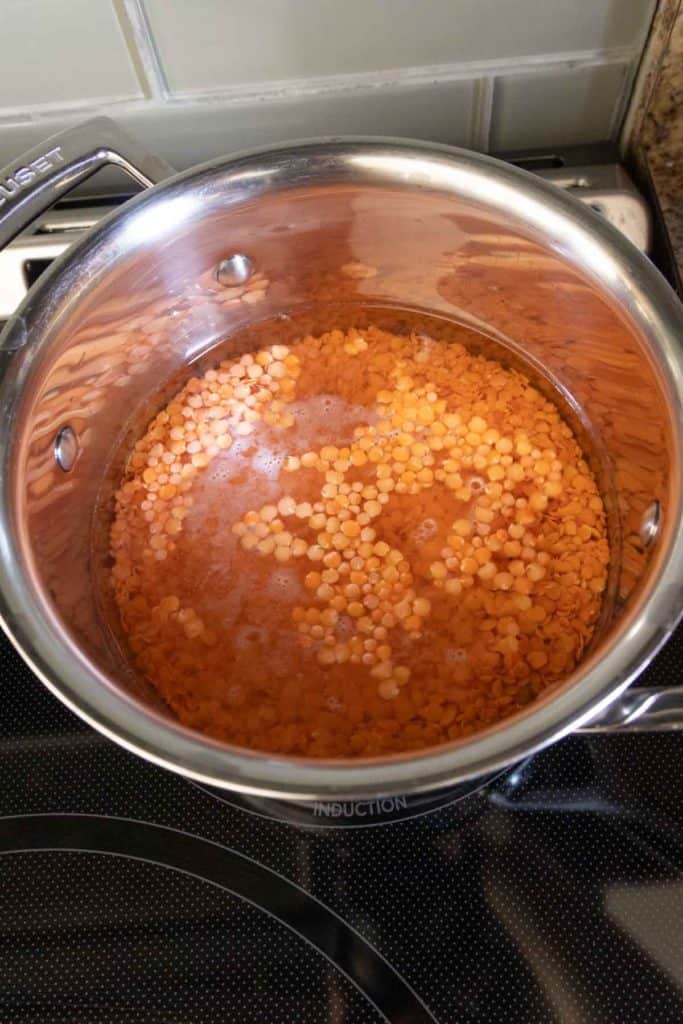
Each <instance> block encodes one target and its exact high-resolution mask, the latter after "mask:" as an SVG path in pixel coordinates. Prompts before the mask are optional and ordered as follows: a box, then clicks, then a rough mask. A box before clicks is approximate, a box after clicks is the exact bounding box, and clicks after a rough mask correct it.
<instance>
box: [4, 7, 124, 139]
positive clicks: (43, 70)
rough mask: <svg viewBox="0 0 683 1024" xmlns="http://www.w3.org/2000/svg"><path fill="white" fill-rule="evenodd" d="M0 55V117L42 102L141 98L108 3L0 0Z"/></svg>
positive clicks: (116, 19) (122, 39) (120, 33)
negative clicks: (3, 112) (3, 113)
mask: <svg viewBox="0 0 683 1024" xmlns="http://www.w3.org/2000/svg"><path fill="white" fill-rule="evenodd" d="M0 53H1V54H2V58H1V59H0V119H1V117H2V111H5V112H7V113H8V114H12V113H13V112H14V111H17V112H19V111H27V110H30V109H31V108H32V107H35V106H40V105H43V104H49V105H51V106H55V105H59V104H64V105H65V106H66V105H69V104H73V103H77V102H79V101H81V102H82V101H83V100H85V99H88V100H91V101H95V102H96V101H98V100H102V99H107V100H114V101H116V100H122V99H131V98H134V97H137V96H141V95H142V91H141V88H140V84H139V82H138V79H137V76H136V74H135V71H134V68H133V62H132V61H131V57H130V53H129V51H128V48H127V46H126V42H125V40H124V37H123V32H122V31H121V25H120V23H119V20H118V18H117V17H116V12H115V9H114V7H113V6H112V4H111V3H109V2H108V0H65V2H60V0H0ZM0 124H1V120H0Z"/></svg>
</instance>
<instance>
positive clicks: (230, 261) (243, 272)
mask: <svg viewBox="0 0 683 1024" xmlns="http://www.w3.org/2000/svg"><path fill="white" fill-rule="evenodd" d="M253 273H254V264H253V263H252V262H251V260H250V259H249V257H248V256H245V255H244V253H241V252H234V253H233V254H232V256H227V257H226V258H225V259H224V260H221V262H220V263H219V264H218V267H217V268H216V280H217V281H218V282H219V284H224V285H226V286H227V287H228V288H234V287H236V286H237V285H240V284H246V283H247V281H248V280H249V278H250V277H251V275H252V274H253Z"/></svg>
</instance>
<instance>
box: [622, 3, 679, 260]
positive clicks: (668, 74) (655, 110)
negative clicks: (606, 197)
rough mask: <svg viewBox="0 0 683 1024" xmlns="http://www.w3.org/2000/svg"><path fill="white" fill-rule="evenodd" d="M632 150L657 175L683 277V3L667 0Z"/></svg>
mask: <svg viewBox="0 0 683 1024" xmlns="http://www.w3.org/2000/svg"><path fill="white" fill-rule="evenodd" d="M639 93H640V96H639V100H638V104H637V107H636V111H635V114H634V117H633V123H632V128H631V133H630V134H631V139H630V149H631V152H632V154H633V157H634V159H635V160H636V162H637V163H639V164H640V165H641V166H645V167H646V168H647V169H648V170H649V173H650V175H651V177H652V181H653V184H654V187H655V190H656V192H657V197H658V200H659V205H660V207H661V210H662V214H663V215H664V220H665V222H666V226H667V230H668V233H669V237H670V239H671V243H672V245H673V249H674V255H675V257H676V261H677V263H678V270H679V273H680V274H681V276H683V3H681V0H663V3H662V4H661V6H660V9H659V10H658V13H657V15H656V17H655V23H654V25H653V29H652V33H651V37H650V41H649V44H648V49H647V51H646V54H645V56H644V59H643V69H642V71H641V83H640V89H639Z"/></svg>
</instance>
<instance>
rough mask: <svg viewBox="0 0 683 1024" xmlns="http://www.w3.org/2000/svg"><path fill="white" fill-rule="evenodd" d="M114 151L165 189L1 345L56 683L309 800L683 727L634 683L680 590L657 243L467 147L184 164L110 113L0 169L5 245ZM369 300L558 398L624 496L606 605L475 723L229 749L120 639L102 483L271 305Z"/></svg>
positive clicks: (679, 419) (124, 726)
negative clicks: (166, 696)
mask: <svg viewBox="0 0 683 1024" xmlns="http://www.w3.org/2000/svg"><path fill="white" fill-rule="evenodd" d="M106 163H114V164H117V165H119V166H120V167H123V168H124V169H126V170H127V171H129V172H130V174H131V175H132V176H133V177H134V178H135V179H137V181H138V182H140V183H142V184H143V185H152V184H154V182H157V181H159V182H160V184H156V185H155V187H153V188H150V189H149V190H148V191H146V192H144V193H143V194H142V195H140V196H139V197H137V198H135V199H134V200H132V201H130V202H129V203H126V204H125V206H123V207H122V208H121V209H120V210H119V211H118V212H116V213H115V214H114V215H112V216H111V217H109V218H108V219H107V220H106V221H105V222H104V223H102V224H101V225H100V226H98V227H97V228H96V229H95V230H93V231H92V232H91V233H90V234H89V235H88V236H87V237H86V238H84V239H83V240H82V241H80V242H79V243H77V245H76V246H75V247H74V248H73V249H71V250H70V251H69V252H68V253H66V254H65V255H64V256H63V257H62V258H60V259H59V260H58V261H57V262H56V263H55V264H54V265H53V266H52V267H51V269H50V270H49V272H48V273H46V274H45V275H44V276H43V278H42V279H41V280H40V282H39V283H38V284H37V285H36V287H34V288H33V289H32V291H31V293H30V294H29V296H28V297H27V299H26V301H25V302H24V304H23V306H22V307H21V309H20V310H19V312H18V313H17V315H16V316H15V317H13V319H12V320H11V321H10V322H9V323H8V324H7V326H6V329H5V331H4V332H3V334H2V337H1V339H0V351H1V353H2V364H3V367H2V380H1V383H0V388H1V397H0V402H1V406H0V408H1V409H2V417H3V429H2V433H1V435H0V457H1V459H2V472H1V473H0V516H1V520H0V543H1V544H2V559H1V561H2V565H1V567H0V599H1V612H2V618H3V624H4V627H5V629H6V631H7V633H8V634H9V635H10V637H11V638H12V640H13V641H14V643H15V644H16V646H17V648H18V649H19V651H20V652H21V653H22V655H23V656H24V658H25V659H26V661H27V662H28V663H29V664H30V665H31V667H32V668H33V669H34V671H35V672H36V673H37V674H38V675H39V676H40V678H41V679H42V680H43V681H44V682H45V684H46V685H47V686H48V687H49V688H50V690H52V692H53V693H55V694H56V695H57V696H58V697H60V698H61V699H62V700H63V701H64V702H65V703H66V704H67V705H68V706H69V707H71V708H72V709H73V710H74V711H76V712H77V713H78V714H79V715H81V716H82V717H83V718H84V719H86V721H88V722H90V723H91V724H92V725H93V726H95V727H96V728H97V729H100V730H101V731H102V732H103V733H105V734H106V735H107V736H109V737H110V738H112V739H114V740H116V741H117V742H119V743H121V744H123V745H124V746H125V747H127V748H128V749H130V750H132V751H135V752H136V753H139V754H141V755H143V756H144V757H147V758H149V759H150V760H152V761H155V762H156V763H158V764H161V765H164V766H166V767H168V768H171V769H173V770H175V771H178V772H181V773H183V774H185V775H187V776H190V777H192V778H194V779H198V780H202V781H204V782H208V783H213V784H214V785H218V786H223V787H226V788H234V789H238V790H243V791H248V792H252V793H260V794H266V795H270V796H279V797H288V798H293V799H298V800H306V799H314V798H315V799H319V798H330V797H334V798H336V799H343V798H351V797H367V796H370V795H378V794H392V793H394V794H395V793H406V792H409V791H415V790H428V789H433V788H436V787H442V786H445V785H447V784H449V783H452V782H454V781H456V780H458V779H462V778H465V777H470V776H474V775H477V774H481V773H484V772H488V771H491V770H492V769H495V768H498V767H501V766H504V765H506V764H509V763H512V762H514V761H515V760H517V759H519V758H520V757H522V756H523V755H525V754H527V753H529V752H530V751H532V750H534V749H537V748H539V747H542V746H543V745H545V744H547V743H549V742H551V741H552V740H553V739H555V738H557V737H559V736H562V735H563V734H565V733H567V732H568V731H570V730H571V729H574V728H576V727H578V726H580V725H582V724H586V723H589V727H591V728H600V727H602V728H614V727H618V726H619V724H620V723H622V722H623V721H626V720H628V721H631V722H633V721H636V724H638V722H639V723H640V725H641V726H642V725H644V724H647V725H649V726H652V725H653V724H654V725H655V726H656V725H657V723H658V722H663V723H664V724H667V725H671V724H673V725H677V724H679V723H680V721H681V715H680V709H681V707H682V706H683V701H682V700H681V697H680V693H678V692H677V691H675V690H674V691H667V692H668V696H667V697H666V698H665V703H663V701H662V698H661V696H660V695H658V694H657V693H652V692H649V691H646V692H643V691H640V692H634V691H631V692H630V693H629V694H627V695H625V696H623V697H622V696H621V695H622V694H623V691H624V690H625V688H626V687H627V686H628V684H629V683H630V682H631V681H632V680H633V679H634V677H635V676H636V675H637V674H638V672H639V671H640V670H642V668H643V667H644V666H645V665H646V664H647V662H648V661H649V660H650V659H651V658H652V656H653V655H654V653H655V652H656V650H657V649H658V648H659V647H660V646H661V644H662V643H663V642H664V641H665V640H666V638H667V637H668V635H669V634H670V632H671V631H672V629H673V628H674V626H675V624H676V622H677V621H678V619H679V617H680V614H681V608H682V603H683V602H682V594H683V539H682V536H681V521H682V512H683V489H682V486H681V466H682V464H683V463H682V459H681V448H682V445H683V359H682V356H681V347H680V340H681V337H682V336H683V315H682V311H681V305H680V303H679V302H678V300H677V299H676V296H675V295H674V294H673V292H672V291H671V290H670V289H669V287H668V286H667V284H666V283H665V282H664V280H663V279H662V278H661V276H660V275H659V274H658V272H657V271H656V270H655V269H654V267H653V266H652V265H651V264H650V263H649V262H648V261H647V259H646V258H645V257H643V256H641V255H640V254H639V253H638V252H637V251H636V250H635V249H634V248H633V247H632V246H631V245H630V244H629V243H628V242H627V241H625V239H623V237H621V236H620V235H619V234H618V233H617V232H616V231H615V230H614V229H612V228H610V227H609V225H607V224H605V223H604V222H603V221H602V220H601V218H600V217H599V215H597V214H595V213H593V212H591V211H590V210H587V209H585V208H584V207H583V206H581V205H580V204H579V203H578V202H577V201H576V200H574V199H572V198H570V197H568V196H566V195H564V194H562V193H560V192H559V191H558V190H557V189H555V188H554V187H553V186H551V185H547V184H545V183H543V182H541V181H539V180H537V179H535V178H533V177H531V176H530V175H528V174H526V173H524V172H522V171H519V170H516V169H514V168H511V167H509V166H507V165H504V164H502V163H499V162H497V161H495V160H492V159H489V158H488V157H484V156H479V155H477V154H474V153H469V152H464V151H461V150H455V149H450V148H447V147H442V146H432V145H426V144H423V143H405V142H399V141H394V140H384V139H376V140H363V139H359V140H355V139H341V140H329V141H325V142H313V143H301V144H295V145H291V146H287V147H278V148H274V149H268V150H264V151H261V152H258V153H252V154H247V155H244V156H237V157H234V158H231V159H229V160H223V161H217V162H213V163H211V164H207V165H205V166H203V167H200V168H198V169H194V170H192V171H189V172H187V173H184V174H181V175H178V176H176V177H170V176H171V175H172V170H171V168H169V167H168V166H167V165H166V164H165V163H163V161H161V160H159V159H157V158H155V157H151V156H149V155H148V154H146V153H144V151H142V150H141V148H140V146H139V145H138V144H137V143H134V142H133V141H132V140H131V139H129V138H127V137H125V136H124V135H123V134H122V133H121V132H120V131H119V130H118V129H117V128H116V126H115V125H114V124H112V123H111V122H109V121H106V120H104V119H98V120H96V121H92V122H90V123H89V124H86V125H83V126H82V127H81V128H77V129H73V130H69V131H67V132H65V133H63V134H61V135H59V136H55V137H54V138H52V139H50V140H49V141H48V142H46V143H45V145H44V146H43V147H40V148H39V149H36V150H34V151H33V152H31V153H29V154H27V155H26V156H24V157H23V158H22V159H20V160H19V161H17V162H16V163H15V164H13V165H12V166H11V167H9V168H8V169H6V171H4V172H0V245H4V244H6V243H7V242H8V241H9V240H11V238H13V237H14V236H15V235H16V234H17V233H18V232H19V231H20V230H21V229H22V228H24V227H25V226H26V225H27V224H28V222H29V221H30V220H31V219H32V218H33V217H35V216H36V215H37V214H38V213H40V212H42V211H43V210H44V209H45V208H46V207H47V206H48V205H49V204H51V203H53V202H54V201H55V200H56V199H58V198H59V197H60V195H62V194H63V193H64V192H66V191H67V190H69V189H70V188H72V187H73V186H74V185H75V184H76V183H77V182H79V181H81V180H82V179H83V178H84V177H86V176H87V175H89V174H91V173H93V171H95V170H97V169H98V168H99V167H101V166H103V165H104V164H106ZM169 177H170V180H163V181H162V180H161V179H168V178H169ZM218 268H220V269H218ZM254 273H257V274H258V277H256V278H254V277H253V276H252V281H251V296H252V297H251V299H250V298H248V296H249V294H250V292H245V291H244V288H245V287H248V286H249V277H250V275H253V274H254ZM254 281H256V282H257V283H258V284H257V287H256V288H254ZM254 291H257V292H258V299H259V301H258V302H255V301H254V299H253V293H254ZM359 304H360V305H363V306H364V307H367V306H372V307H375V308H376V310H377V315H378V316H379V315H381V311H382V310H383V309H384V308H391V307H397V306H399V307H410V308H411V309H413V310H417V311H424V312H429V313H431V314H436V315H438V316H440V317H444V318H450V319H456V320H459V321H465V322H469V323H472V324H474V325H479V326H481V327H483V329H484V330H485V331H486V332H487V334H488V335H489V336H491V337H493V338H497V339H499V341H500V342H501V343H502V344H504V345H505V346H506V347H507V348H508V349H509V350H510V352H511V358H513V357H514V356H515V354H517V355H520V354H521V355H523V356H524V358H525V359H526V360H527V362H529V361H530V362H531V363H532V364H534V365H536V366H537V367H538V369H539V375H540V377H541V378H544V377H545V378H546V379H549V380H554V382H555V383H556V384H558V385H559V386H560V387H561V388H562V389H563V390H564V392H565V394H566V395H567V396H568V399H569V400H570V401H571V403H572V404H573V407H574V408H575V410H576V416H577V422H579V421H580V423H581V424H582V425H583V429H584V430H585V431H586V436H587V437H588V438H589V439H590V440H591V444H592V447H593V450H594V452H595V453H596V459H597V464H598V468H599V471H600V475H601V480H602V485H603V490H604V492H605V494H606V499H607V502H608V505H609V511H610V529H611V542H612V550H613V566H612V583H611V597H610V602H609V609H608V611H609V614H608V616H607V617H606V620H605V622H604V624H603V626H602V628H601V630H600V633H599V636H598V637H597V639H596V642H595V643H594V645H593V647H592V649H591V651H590V652H589V654H588V655H587V657H586V658H585V660H584V661H583V663H582V664H581V665H580V667H579V668H578V669H577V670H576V671H575V672H574V674H573V675H572V676H571V678H569V679H567V681H566V682H565V683H564V684H563V685H562V686H560V687H558V688H556V689H554V690H553V691H552V692H551V693H548V694H546V695H545V696H544V697H543V698H542V699H540V700H538V701H537V702H536V703H534V704H533V705H531V706H530V707H529V708H528V709H527V710H525V711H524V712H523V713H520V714H518V715H516V716H515V717H514V718H510V719H508V720H507V721H505V722H503V723H502V724H500V725H498V726H496V727H495V728H491V729H489V730H488V731H486V732H483V733H481V734H480V735H477V736H476V737H475V738H473V739H469V740H466V741H460V742H455V743H452V744H449V745H446V746H442V747H440V748H438V749H434V750H429V751H425V752H424V753H422V754H420V755H419V756H418V755H410V756H397V757H391V758H384V759H378V760H373V761H368V762H360V761H358V762H352V763H339V762H335V763H333V762H324V761H307V760H305V759H297V758H284V757H274V756H267V755H259V754H255V753H251V752H248V751H243V750H238V749H235V748H230V747H227V746H223V745H220V744H218V743H215V742H212V741H210V740H207V739H206V738H203V737H202V736H200V735H197V734H196V733H193V732H191V731H189V730H187V729H185V728H183V727H181V726H180V725H179V724H178V723H177V722H175V721H174V720H172V719H171V717H170V716H169V714H168V713H167V712H166V711H165V710H164V708H163V707H160V706H159V705H158V704H156V703H155V702H154V699H153V697H152V696H151V695H150V694H149V692H148V691H147V690H146V689H145V687H144V685H143V684H142V683H141V681H140V680H137V679H135V678H134V677H133V676H132V675H131V671H130V668H129V666H127V665H126V663H125V660H124V659H123V658H122V656H121V655H120V654H119V653H118V651H117V649H116V646H115V645H113V644H112V643H111V641H110V638H109V635H108V633H107V630H106V629H105V628H104V626H103V619H102V615H101V614H100V610H99V605H98V601H97V599H96V589H97V588H96V586H95V585H94V582H93V581H94V579H95V577H96V575H97V573H96V568H97V567H96V566H95V567H93V550H95V549H94V548H93V541H92V538H93V535H96V534H97V530H98V529H101V528H102V524H101V523H99V521H98V516H97V515H96V513H95V509H96V507H98V497H99V496H101V495H102V494H106V488H107V487H108V486H110V485H111V473H112V472H113V470H111V469H110V467H111V465H112V458H113V456H114V454H115V453H116V452H117V451H119V450H120V447H121V442H122V437H123V436H124V435H125V432H126V430H127V429H129V426H130V424H131V423H133V422H134V421H135V415H136V413H138V412H139V411H140V410H142V409H143V408H144V407H145V402H146V400H147V399H148V397H149V396H150V395H154V394H158V392H159V387H160V385H163V384H164V383H165V382H167V381H171V380H173V379H174V376H175V380H176V381H177V380H178V379H180V377H179V374H181V373H182V371H183V368H185V367H187V365H188V364H189V363H191V362H193V361H195V360H197V359H199V358H201V357H202V356H204V355H205V354H206V353H209V352H210V351H211V349H212V347H213V346H214V345H215V344H217V343H218V342H219V341H221V340H222V339H224V338H225V337H226V336H228V335H230V334H233V333H234V332H235V331H237V330H238V329H240V328H242V327H244V326H245V325H246V324H249V323H252V322H255V321H257V320H261V319H266V318H269V317H274V316H277V315H280V314H282V315H283V318H282V321H281V323H282V331H283V332H284V333H286V332H287V331H288V330H291V323H292V321H290V320H289V319H288V317H290V316H291V317H292V318H293V319H294V320H295V319H296V315H297V313H298V312H299V311H303V310H305V309H310V308H312V307H315V308H316V309H321V308H327V309H328V312H329V314H330V315H332V316H339V317H344V316H347V317H348V316H349V315H350V313H349V311H350V310H353V309H355V308H356V307H357V306H358V305H359ZM608 705H610V707H609V710H608ZM641 713H642V714H641ZM600 714H605V715H606V717H605V718H604V719H603V724H602V725H600V724H599V720H598V719H596V716H599V715H600ZM648 716H649V717H648ZM591 721H592V722H593V724H592V725H590V722H591Z"/></svg>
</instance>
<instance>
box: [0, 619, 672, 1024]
mask: <svg viewBox="0 0 683 1024" xmlns="http://www.w3.org/2000/svg"><path fill="white" fill-rule="evenodd" d="M0 664H1V665H2V672H1V673H0V701H1V703H0V1022H2V1024H24V1022H31V1024H38V1022H39V1024H53V1022H54V1024H57V1022H60V1024H61V1022H68V1024H100V1022H101V1024H105V1022H106V1024H110V1022H116V1024H124V1022H125V1024H129V1022H130V1024H137V1022H145V1024H147V1022H153V1024H156V1022H158V1024H217V1022H230V1024H232V1022H235V1024H246V1022H254V1024H257V1022H258V1024H309V1022H310V1024H366V1022H368V1024H369V1022H375V1021H389V1022H390V1024H423V1022H424V1024H427V1022H434V1021H438V1022H442V1024H447V1022H448V1024H461V1022H477V1024H480V1022H481V1024H493V1022H498V1021H500V1022H505V1024H535V1022H538V1024H547V1022H554V1021H560V1022H572V1024H574V1022H581V1024H582V1022H590V1024H603V1022H604V1024H608V1022H609V1024H630V1022H634V1024H635V1022H637V1024H643V1022H657V1024H664V1022H668V1021H671V1022H674V1021H675V1022H680V1021H681V1020H683V876H682V874H681V871H682V868H683V784H682V783H681V764H682V762H683V733H675V732H671V733H661V734H627V735H582V736H575V737H571V738H569V739H566V740H563V741H562V742H560V743H557V744H556V745H555V746H553V747H551V748H549V749H547V750H545V751H544V752H542V753H540V754H537V755H536V756H534V757H531V758H529V759H528V760H527V761H525V762H523V763H521V764H519V765H517V766H515V767H514V769H512V770H510V771H507V772H505V773H503V774H501V775H498V776H497V777H494V778H489V779H486V780H480V782H479V783H477V784H474V783H473V784H468V785H467V786H464V787H460V788H456V789H454V790H451V791H448V792H445V793H441V794H439V795H437V796H433V795H432V796H430V797H428V798H420V797H417V798H408V797H406V798H400V797H399V798H393V799H389V800H378V801H364V802H361V803H358V804H353V805H352V804H341V803H339V804H337V803H328V804H319V805H313V806H301V805H288V804H284V803H280V802H277V801H268V800H258V799H247V798H244V797H242V798H237V797H234V796H232V795H230V794H228V793H222V792H218V791H212V790H210V789H207V788H205V787H201V786H198V785H196V784H194V783H192V782H189V781H186V780H184V779H182V778H180V777H178V776H175V775H173V774H171V773H169V772H166V771H165V770H163V769H160V768H157V767H155V766H153V765H150V764H147V763H145V762H143V761H141V760H139V759H138V758H136V757H135V756H133V755H131V754H128V753H127V752H126V751H124V750H122V749H120V748H119V747H117V746H115V745H114V744H112V743H111V742H109V741H108V740H106V739H104V738H103V737H101V736H99V735H98V734H97V733H95V732H93V731H92V730H91V729H90V728H88V727H87V726H86V725H84V724H82V723H81V722H80V721H79V720H78V719H76V718H75V717H74V716H73V715H72V714H71V713H70V712H69V711H67V710H66V709H64V708H63V707H62V706H61V705H60V704H59V703H58V702H57V701H56V700H55V699H54V698H53V697H52V696H51V695H50V694H49V693H48V692H47V691H46V690H45V689H44V688H43V687H42V685H41V684H40V683H39V682H38V681H37V680H36V679H35V678H34V677H33V676H32V675H31V673H30V672H29V670H28V669H27V668H26V667H25V666H24V665H23V663H22V662H21V660H20V659H19V657H18V656H17V655H16V654H15V653H14V651H13V650H12V648H11V647H10V645H9V644H8V643H7V642H6V641H4V640H3V641H2V647H1V649H0ZM682 664H683V632H681V630H679V632H678V634H677V636H676V637H675V638H674V639H673V641H672V642H671V643H670V644H669V646H668V647H667V648H665V649H664V651H663V652H662V654H660V656H659V658H658V659H657V661H656V662H655V663H654V664H653V666H651V668H650V669H649V670H648V673H647V674H646V678H644V679H643V682H647V683H648V684H649V685H663V684H665V683H667V682H675V681H677V672H678V671H680V666H681V665H682Z"/></svg>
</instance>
